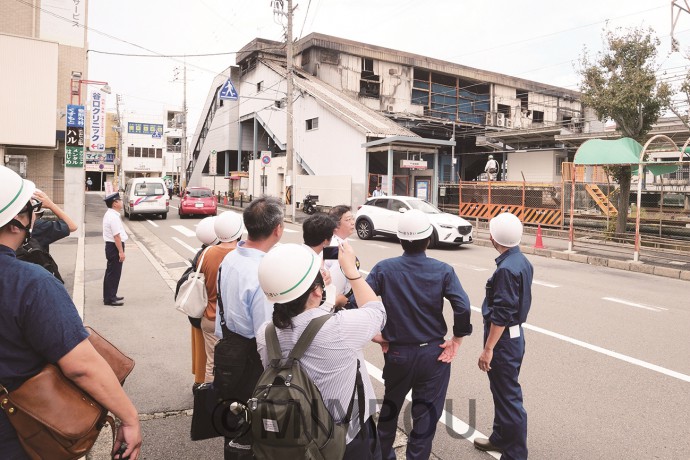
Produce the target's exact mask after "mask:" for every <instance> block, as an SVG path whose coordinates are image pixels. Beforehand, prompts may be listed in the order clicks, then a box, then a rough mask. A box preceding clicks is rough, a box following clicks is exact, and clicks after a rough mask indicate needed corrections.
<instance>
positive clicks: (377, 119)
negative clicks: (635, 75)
mask: <svg viewBox="0 0 690 460" xmlns="http://www.w3.org/2000/svg"><path fill="white" fill-rule="evenodd" d="M261 62H262V63H263V64H264V65H265V66H267V67H269V68H270V69H271V70H273V71H274V72H276V73H278V74H279V75H281V76H283V77H285V74H286V68H285V66H284V65H283V64H278V63H276V62H271V61H268V60H265V59H264V60H261ZM294 73H295V78H294V79H293V82H294V85H295V86H296V87H297V88H298V89H300V90H302V91H306V92H307V93H309V94H310V95H311V96H313V97H314V98H315V99H317V100H318V101H319V102H321V103H322V104H323V106H324V107H326V108H328V109H329V110H330V111H332V112H333V113H334V114H335V115H337V116H338V117H339V118H341V119H342V120H344V121H346V122H348V123H349V124H351V125H352V126H353V127H355V128H356V129H358V130H359V131H361V132H363V133H364V134H365V135H366V136H367V137H388V136H406V137H420V136H418V135H417V134H415V133H413V132H412V131H410V130H409V129H407V128H404V127H402V126H400V125H398V124H397V123H395V122H394V121H392V120H390V119H389V118H387V117H385V116H384V115H382V114H380V113H378V112H377V111H375V110H372V109H370V108H369V107H367V106H365V105H364V104H362V103H360V102H359V101H357V100H355V99H352V98H351V97H348V96H346V95H344V94H342V93H341V92H340V91H338V90H337V89H335V88H333V87H332V86H330V85H328V84H327V83H324V82H323V81H321V80H319V79H318V78H316V77H312V76H311V75H309V74H307V73H305V72H302V71H301V70H299V69H297V68H295V69H294Z"/></svg>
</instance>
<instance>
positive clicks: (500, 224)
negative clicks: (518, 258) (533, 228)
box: [489, 212, 522, 248]
mask: <svg viewBox="0 0 690 460" xmlns="http://www.w3.org/2000/svg"><path fill="white" fill-rule="evenodd" d="M489 233H491V236H492V237H493V239H494V241H495V242H497V243H498V244H500V245H501V246H504V247H506V248H512V247H514V246H517V245H518V244H520V240H521V239H522V222H520V219H518V218H517V217H516V216H515V215H514V214H511V213H509V212H504V213H502V214H499V215H497V216H496V217H494V218H493V219H491V221H490V222H489Z"/></svg>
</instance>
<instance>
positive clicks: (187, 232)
mask: <svg viewBox="0 0 690 460" xmlns="http://www.w3.org/2000/svg"><path fill="white" fill-rule="evenodd" d="M170 227H171V228H173V229H174V230H177V231H178V232H180V233H182V234H183V235H184V236H196V232H194V231H192V230H190V229H188V228H187V227H185V226H184V225H171V226H170Z"/></svg>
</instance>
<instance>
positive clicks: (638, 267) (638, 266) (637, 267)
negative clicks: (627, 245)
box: [630, 262, 654, 275]
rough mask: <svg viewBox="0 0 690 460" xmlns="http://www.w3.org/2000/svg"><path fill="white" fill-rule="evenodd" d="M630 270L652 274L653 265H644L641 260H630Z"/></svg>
mask: <svg viewBox="0 0 690 460" xmlns="http://www.w3.org/2000/svg"><path fill="white" fill-rule="evenodd" d="M630 271H631V272H637V273H646V274H648V275H653V274H654V265H645V264H643V263H641V262H630Z"/></svg>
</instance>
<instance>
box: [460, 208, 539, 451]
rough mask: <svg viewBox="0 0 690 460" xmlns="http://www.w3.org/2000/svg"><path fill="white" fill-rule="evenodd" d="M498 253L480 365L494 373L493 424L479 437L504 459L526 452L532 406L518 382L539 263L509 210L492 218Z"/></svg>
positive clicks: (485, 305)
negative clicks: (523, 248) (530, 256)
mask: <svg viewBox="0 0 690 460" xmlns="http://www.w3.org/2000/svg"><path fill="white" fill-rule="evenodd" d="M489 233H490V235H491V236H490V238H491V242H492V243H493V245H494V248H496V250H497V251H498V252H499V253H500V254H501V255H500V256H498V257H497V258H496V271H495V272H494V274H493V276H492V277H491V278H489V280H488V281H487V283H486V298H485V299H484V303H483V304H482V316H483V317H484V350H483V351H482V353H481V355H480V356H479V363H478V365H479V369H481V370H482V371H484V372H486V373H487V375H488V376H489V386H490V388H491V394H492V395H493V398H494V425H493V432H492V433H491V436H490V437H489V439H486V438H477V439H475V440H474V446H475V447H476V448H477V449H479V450H484V451H490V450H493V451H497V452H502V456H501V459H503V460H524V459H526V458H527V412H526V411H525V408H524V407H523V405H522V388H521V387H520V383H519V382H518V377H519V376H520V367H521V366H522V358H523V356H524V354H525V337H524V334H523V330H522V323H524V322H525V321H527V314H528V313H529V309H530V306H531V304H532V277H533V275H534V269H533V268H532V264H530V263H529V261H528V260H527V258H526V257H525V256H524V255H523V254H522V252H520V247H519V244H520V240H521V239H522V223H521V222H520V220H519V219H518V218H517V217H516V216H514V215H513V214H510V213H508V212H506V213H502V214H499V215H498V216H496V217H494V218H493V219H491V221H490V222H489Z"/></svg>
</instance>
